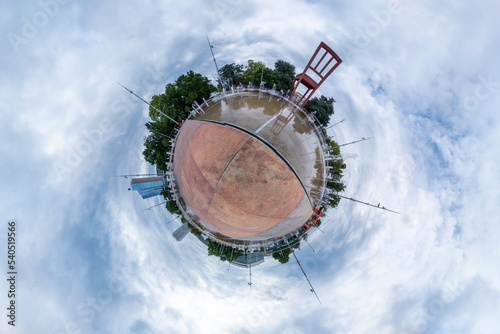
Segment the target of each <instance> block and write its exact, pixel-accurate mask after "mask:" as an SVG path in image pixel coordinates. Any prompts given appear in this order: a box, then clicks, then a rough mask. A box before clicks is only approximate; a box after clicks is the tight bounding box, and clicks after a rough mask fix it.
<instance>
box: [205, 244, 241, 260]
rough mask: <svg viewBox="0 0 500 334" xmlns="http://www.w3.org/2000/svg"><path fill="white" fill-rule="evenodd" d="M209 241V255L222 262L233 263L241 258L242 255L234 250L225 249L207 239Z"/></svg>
mask: <svg viewBox="0 0 500 334" xmlns="http://www.w3.org/2000/svg"><path fill="white" fill-rule="evenodd" d="M207 241H208V255H214V256H217V257H219V258H220V259H221V261H229V262H231V261H233V260H235V259H237V258H238V257H240V256H241V255H242V253H241V252H240V251H239V250H237V249H234V248H230V247H225V246H222V245H220V244H218V243H217V242H215V241H212V240H210V239H207Z"/></svg>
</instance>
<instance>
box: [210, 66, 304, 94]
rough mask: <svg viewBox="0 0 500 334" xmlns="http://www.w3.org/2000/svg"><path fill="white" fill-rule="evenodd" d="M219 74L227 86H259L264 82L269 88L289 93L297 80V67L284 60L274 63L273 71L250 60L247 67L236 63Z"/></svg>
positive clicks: (222, 69)
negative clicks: (250, 84) (252, 84)
mask: <svg viewBox="0 0 500 334" xmlns="http://www.w3.org/2000/svg"><path fill="white" fill-rule="evenodd" d="M219 74H220V77H221V80H222V82H223V83H224V84H227V85H235V86H236V85H239V84H240V83H244V84H249V83H250V82H252V83H254V84H257V85H259V84H260V83H261V81H263V82H265V83H266V86H267V87H274V86H275V87H276V89H278V90H280V89H283V90H285V91H287V90H288V89H290V87H291V86H292V83H293V79H294V78H295V66H293V65H292V64H290V63H288V62H286V61H284V60H278V61H276V62H275V63H274V69H271V68H269V67H267V66H266V65H265V64H264V63H263V62H261V61H254V60H252V59H250V60H249V61H248V63H247V65H246V66H243V65H239V64H235V63H232V64H227V65H224V66H222V67H221V68H220V70H219ZM261 79H262V80H261Z"/></svg>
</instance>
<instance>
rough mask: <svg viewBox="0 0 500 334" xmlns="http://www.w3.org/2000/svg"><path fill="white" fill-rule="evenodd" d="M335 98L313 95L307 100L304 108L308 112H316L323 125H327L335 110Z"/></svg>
mask: <svg viewBox="0 0 500 334" xmlns="http://www.w3.org/2000/svg"><path fill="white" fill-rule="evenodd" d="M334 103H335V100H334V98H333V97H326V96H323V95H321V97H320V98H317V97H313V98H312V99H310V100H309V101H307V103H306V105H305V106H304V109H306V110H307V111H308V112H310V113H312V112H316V118H317V119H318V121H319V122H320V123H321V125H323V126H326V125H327V124H328V122H330V116H332V115H333V114H334V113H335V111H334V109H333V104H334Z"/></svg>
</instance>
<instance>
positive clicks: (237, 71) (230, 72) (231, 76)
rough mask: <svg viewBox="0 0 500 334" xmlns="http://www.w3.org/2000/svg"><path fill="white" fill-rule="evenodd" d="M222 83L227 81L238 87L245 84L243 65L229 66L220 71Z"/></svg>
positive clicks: (233, 64)
mask: <svg viewBox="0 0 500 334" xmlns="http://www.w3.org/2000/svg"><path fill="white" fill-rule="evenodd" d="M219 74H220V77H221V79H222V81H227V83H228V84H229V85H237V84H239V83H240V82H243V65H236V64H235V63H232V64H227V65H224V66H222V67H221V68H220V69H219Z"/></svg>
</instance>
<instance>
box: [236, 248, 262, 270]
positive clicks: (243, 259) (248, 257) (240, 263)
mask: <svg viewBox="0 0 500 334" xmlns="http://www.w3.org/2000/svg"><path fill="white" fill-rule="evenodd" d="M261 263H264V253H263V252H254V253H247V254H245V255H242V256H240V257H238V258H237V259H236V260H234V261H233V262H231V264H232V265H235V266H236V267H240V268H250V267H255V266H257V265H259V264H261Z"/></svg>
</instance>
